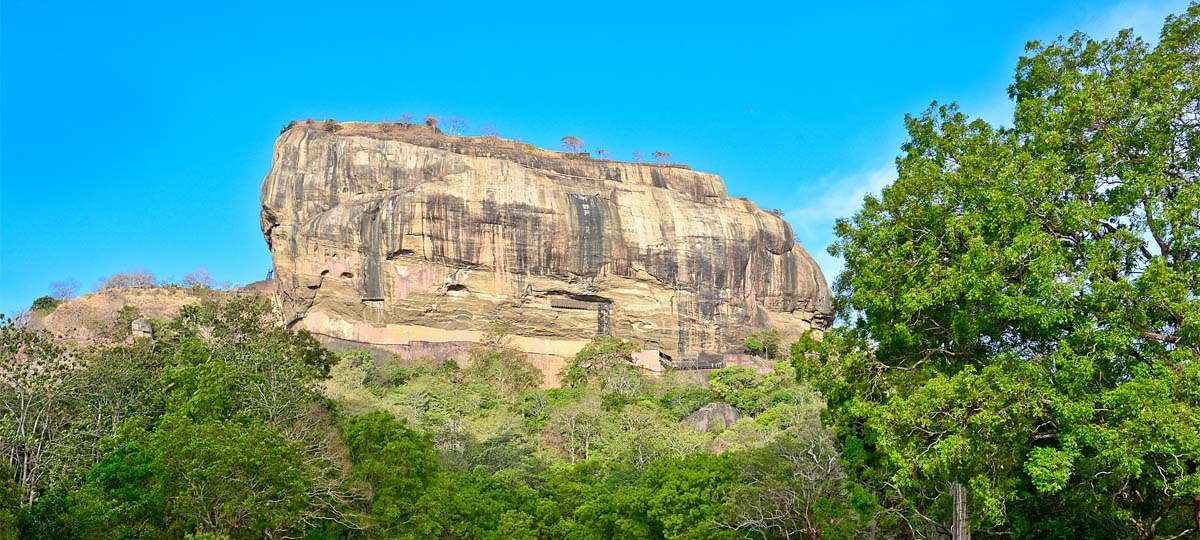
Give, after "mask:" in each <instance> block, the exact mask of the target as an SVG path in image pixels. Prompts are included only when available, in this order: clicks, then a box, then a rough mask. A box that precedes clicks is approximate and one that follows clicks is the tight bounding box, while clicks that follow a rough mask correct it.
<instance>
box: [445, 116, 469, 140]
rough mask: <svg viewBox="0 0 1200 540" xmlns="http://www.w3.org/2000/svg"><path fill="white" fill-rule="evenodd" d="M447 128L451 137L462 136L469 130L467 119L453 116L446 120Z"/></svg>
mask: <svg viewBox="0 0 1200 540" xmlns="http://www.w3.org/2000/svg"><path fill="white" fill-rule="evenodd" d="M446 128H447V129H446V131H447V132H448V133H449V134H450V135H455V136H458V135H462V134H463V132H464V131H466V129H467V119H466V118H459V117H457V116H451V117H450V118H448V119H446Z"/></svg>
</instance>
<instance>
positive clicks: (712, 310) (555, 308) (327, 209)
mask: <svg viewBox="0 0 1200 540" xmlns="http://www.w3.org/2000/svg"><path fill="white" fill-rule="evenodd" d="M262 230H263V234H264V236H265V238H266V241H267V245H268V246H269V247H270V249H271V253H272V258H273V261H274V267H275V276H276V283H277V285H278V293H279V294H278V301H279V303H280V308H281V309H282V312H283V313H284V314H285V319H286V321H285V322H288V323H291V324H294V325H296V326H298V327H302V328H305V329H308V330H310V331H312V332H315V333H318V334H322V335H325V336H328V337H330V338H336V339H339V340H348V341H352V342H360V343H368V344H374V345H380V346H384V347H385V348H390V349H392V350H394V351H396V352H400V353H407V354H409V355H419V356H431V357H435V358H436V357H438V356H457V355H461V354H462V352H463V351H464V350H465V348H464V344H467V343H472V342H475V341H477V340H478V339H479V338H480V337H481V336H482V335H483V334H484V333H486V332H488V331H490V330H493V329H496V328H501V327H502V328H503V329H504V331H505V333H507V334H508V335H509V336H511V338H510V340H509V346H511V347H514V348H517V349H521V350H524V351H525V352H527V353H531V357H532V358H534V359H535V360H536V359H542V360H543V364H546V365H543V366H542V367H543V369H545V370H546V371H547V373H550V372H552V371H554V369H555V366H554V365H552V364H555V359H559V360H558V364H561V358H565V357H569V356H570V355H572V354H574V353H575V352H576V351H577V350H578V349H579V348H580V347H582V346H583V344H584V343H586V342H587V341H588V340H589V339H590V338H591V337H592V336H594V335H596V334H597V333H604V334H611V335H615V336H618V337H622V338H627V339H634V340H637V341H639V342H641V343H643V344H644V345H645V346H646V348H648V349H659V350H661V351H664V352H665V353H666V354H668V355H670V356H672V357H673V358H676V359H688V358H698V357H700V356H702V355H711V354H719V353H724V352H730V351H735V350H740V348H741V343H742V340H743V338H745V336H746V335H747V334H748V333H750V332H752V331H754V330H757V329H765V328H776V329H779V330H781V331H783V332H784V333H785V334H789V335H796V334H798V333H800V332H802V331H805V330H808V329H810V328H818V329H822V328H825V327H826V326H827V325H828V324H829V321H830V311H831V310H830V292H829V288H828V285H827V284H826V282H825V278H824V277H823V276H822V274H821V270H820V269H819V268H818V267H817V265H816V263H815V262H814V261H813V259H812V258H811V257H810V256H809V255H808V253H806V252H805V251H804V250H803V249H802V248H801V247H800V246H799V245H797V243H796V241H795V238H794V237H793V235H792V230H791V228H790V227H789V226H788V224H787V223H786V222H784V221H783V220H782V219H780V218H779V217H778V216H776V215H774V214H772V213H769V212H765V211H763V210H761V209H759V208H758V207H757V206H755V205H754V204H753V203H751V202H750V201H747V200H745V199H740V198H730V197H729V196H728V195H727V193H726V191H725V185H724V182H723V181H722V180H721V178H720V177H718V176H716V175H713V174H707V173H701V172H696V171H692V170H690V169H688V168H687V167H685V166H675V165H663V164H644V163H626V162H617V161H607V160H593V159H590V158H589V157H588V156H586V155H573V154H564V153H559V152H551V151H547V150H542V149H537V148H534V147H532V146H530V145H526V144H521V143H518V142H515V141H510V140H504V139H497V138H485V137H451V136H446V135H442V134H440V133H438V132H437V131H436V130H432V129H429V128H427V127H425V126H408V127H405V126H401V125H398V124H366V123H344V124H340V125H338V126H336V129H334V128H333V127H332V126H326V125H324V124H299V125H297V126H295V127H292V128H291V129H288V130H287V131H285V132H284V133H283V134H282V135H281V136H280V137H279V140H278V141H277V142H276V145H275V155H274V161H273V163H272V168H271V172H270V173H269V174H268V175H267V178H266V180H265V181H264V182H263V187H262Z"/></svg>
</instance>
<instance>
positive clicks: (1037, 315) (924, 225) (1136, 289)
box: [796, 5, 1200, 539]
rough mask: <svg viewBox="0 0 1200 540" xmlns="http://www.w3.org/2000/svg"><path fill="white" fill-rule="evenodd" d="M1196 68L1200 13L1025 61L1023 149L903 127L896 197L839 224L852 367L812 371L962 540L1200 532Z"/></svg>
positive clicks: (955, 114)
mask: <svg viewBox="0 0 1200 540" xmlns="http://www.w3.org/2000/svg"><path fill="white" fill-rule="evenodd" d="M1198 66H1200V6H1197V5H1193V6H1191V7H1190V8H1189V9H1188V12H1187V13H1185V14H1182V15H1180V16H1176V17H1171V18H1169V19H1168V20H1167V22H1166V24H1165V26H1164V28H1163V31H1162V35H1161V38H1160V41H1159V43H1158V45H1157V46H1155V47H1153V48H1151V47H1149V46H1148V45H1146V44H1145V42H1143V41H1142V40H1140V39H1137V38H1134V37H1133V36H1132V34H1131V33H1130V32H1129V31H1124V32H1122V33H1120V34H1119V35H1118V36H1117V37H1116V38H1113V39H1110V40H1105V41H1095V40H1091V39H1089V38H1087V37H1086V36H1083V35H1081V34H1076V35H1075V36H1072V37H1071V38H1070V39H1068V40H1065V41H1058V42H1055V43H1052V44H1049V45H1042V44H1039V43H1036V42H1035V43H1032V44H1030V46H1029V48H1028V53H1027V56H1025V57H1023V58H1022V59H1021V60H1020V61H1019V63H1018V66H1017V78H1016V82H1015V83H1014V84H1013V85H1012V86H1011V87H1010V94H1011V96H1012V97H1013V98H1014V99H1015V100H1016V104H1017V107H1016V115H1015V119H1014V120H1015V121H1014V126H1013V127H1012V128H1008V129H995V128H993V127H992V126H990V125H988V124H987V123H985V122H983V121H981V120H974V121H970V120H969V119H968V118H967V117H966V116H965V115H963V114H962V113H960V112H959V111H958V110H957V108H955V107H953V106H937V105H936V104H935V106H934V107H932V108H931V109H930V110H928V111H927V112H926V113H925V114H923V115H922V116H920V117H909V118H907V119H906V124H907V127H908V132H909V137H910V140H909V141H908V142H907V143H905V145H904V147H903V155H902V156H901V157H900V158H898V160H897V170H898V178H897V180H896V182H895V184H894V185H892V186H891V187H889V188H886V189H885V190H884V192H883V195H882V198H874V197H868V198H867V199H866V200H865V201H864V205H863V208H862V210H861V211H860V212H858V213H857V214H856V215H855V216H854V218H853V219H851V220H843V221H840V222H839V223H838V225H837V235H838V240H837V242H836V244H835V245H834V246H833V247H832V248H831V252H832V253H833V254H835V255H838V256H842V257H844V258H845V261H846V269H845V271H844V273H843V274H842V275H841V276H840V277H839V278H838V280H837V284H836V287H835V288H836V292H837V293H838V296H839V300H838V304H839V309H840V314H841V316H842V317H843V318H845V319H847V320H850V321H851V322H852V325H853V326H852V329H851V330H849V331H848V333H847V336H846V338H845V340H844V341H842V343H843V344H846V345H847V347H848V348H847V349H844V350H843V351H841V352H839V354H838V356H839V358H838V359H836V360H832V362H833V363H832V364H831V365H830V364H827V365H825V366H823V367H817V368H815V369H814V368H811V366H809V367H808V368H806V369H804V370H802V371H805V372H807V374H809V375H815V376H818V377H820V378H821V380H822V382H821V383H820V384H821V385H823V386H824V388H822V390H823V391H826V395H827V396H830V398H831V404H833V405H834V406H835V409H837V410H838V412H836V413H835V416H837V417H839V418H840V419H841V426H842V435H843V437H844V441H846V443H847V444H849V443H850V442H851V441H859V442H863V443H865V446H864V447H863V449H864V451H865V452H867V453H868V454H871V453H872V452H875V453H876V454H874V455H875V456H876V457H875V458H877V459H878V460H879V461H878V462H877V463H876V465H877V467H874V468H873V470H875V471H876V472H881V471H884V470H886V471H888V473H885V474H883V475H882V476H886V477H888V478H887V480H888V481H887V482H884V483H887V484H890V485H891V486H893V488H891V489H893V490H896V489H899V490H904V489H910V490H918V489H919V490H920V492H919V493H918V492H917V491H908V492H907V493H906V497H905V498H906V499H907V500H908V501H910V503H911V504H912V507H911V508H912V509H913V510H914V511H916V512H918V513H920V514H921V515H926V516H930V515H932V516H933V517H934V518H936V521H939V522H941V523H943V524H944V525H945V526H946V528H947V529H948V530H949V532H950V533H951V534H952V535H953V536H954V537H956V538H965V537H966V536H967V535H968V534H969V529H968V525H970V526H974V527H986V528H1003V527H1006V526H1008V525H1009V524H1010V523H1015V522H1022V521H1023V518H1022V517H1021V516H1014V515H1011V512H1010V510H1009V509H1010V508H1014V507H1016V508H1029V507H1031V506H1040V507H1042V508H1059V509H1062V512H1063V513H1062V514H1061V515H1057V516H1047V515H1044V514H1043V515H1042V516H1041V518H1042V520H1043V521H1044V520H1047V519H1051V518H1053V519H1055V520H1057V521H1059V522H1061V523H1066V524H1070V523H1075V524H1086V523H1087V522H1088V521H1089V520H1096V519H1112V520H1116V521H1118V522H1120V523H1123V524H1124V526H1126V527H1128V529H1129V532H1130V534H1131V535H1133V536H1136V537H1138V538H1146V539H1149V538H1155V537H1159V536H1174V535H1179V534H1185V533H1186V532H1188V531H1189V530H1190V529H1200V519H1195V518H1192V520H1191V522H1190V523H1189V522H1188V520H1187V519H1184V518H1187V517H1188V513H1189V511H1190V509H1191V507H1192V505H1193V504H1195V503H1196V501H1197V500H1200V499H1197V497H1198V496H1200V477H1198V476H1197V472H1196V463H1197V458H1198V457H1200V435H1198V430H1196V429H1195V426H1196V419H1197V418H1200V412H1198V404H1200V399H1198V396H1200V362H1197V360H1198V359H1200V221H1198V220H1197V219H1196V216H1197V213H1198V212H1200V149H1198V147H1197V145H1196V142H1197V140H1198V138H1200V124H1198V123H1197V122H1196V120H1195V118H1196V107H1197V102H1196V96H1197V93H1198V91H1200V90H1198V89H1200V86H1198V85H1197V82H1200V69H1197V68H1198ZM796 360H797V362H798V363H799V364H802V365H804V364H806V360H805V359H804V358H796ZM1151 433H1153V435H1150V434H1151ZM856 444H857V443H856ZM873 459H874V458H873ZM882 476H881V477H882ZM950 499H953V500H950ZM923 500H929V501H932V502H931V503H929V504H926V503H922V502H920V501H923ZM968 501H969V502H970V504H968ZM1038 501H1040V502H1038ZM969 508H970V509H971V511H970V512H968V509H969ZM1196 518H1200V516H1196Z"/></svg>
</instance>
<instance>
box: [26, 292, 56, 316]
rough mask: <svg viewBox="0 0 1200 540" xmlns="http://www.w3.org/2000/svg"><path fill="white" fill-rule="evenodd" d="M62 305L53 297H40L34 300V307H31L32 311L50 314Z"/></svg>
mask: <svg viewBox="0 0 1200 540" xmlns="http://www.w3.org/2000/svg"><path fill="white" fill-rule="evenodd" d="M60 303H62V302H61V301H59V300H57V299H55V298H54V297H52V296H39V297H38V298H36V299H34V301H33V305H32V306H30V309H31V310H32V311H39V312H42V313H50V312H51V311H54V309H55V308H57V307H58V305H59V304H60Z"/></svg>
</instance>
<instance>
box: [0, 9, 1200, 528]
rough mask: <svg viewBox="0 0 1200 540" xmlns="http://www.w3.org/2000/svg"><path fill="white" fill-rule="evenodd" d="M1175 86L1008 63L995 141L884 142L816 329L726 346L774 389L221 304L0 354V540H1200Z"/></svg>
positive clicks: (719, 374) (1176, 78)
mask: <svg viewBox="0 0 1200 540" xmlns="http://www.w3.org/2000/svg"><path fill="white" fill-rule="evenodd" d="M1198 78H1200V6H1196V5H1193V6H1192V7H1191V8H1190V9H1189V11H1188V12H1187V13H1186V14H1182V15H1180V16H1178V17H1174V18H1171V19H1169V20H1168V21H1167V22H1166V25H1165V26H1164V29H1163V32H1162V34H1161V38H1160V40H1159V42H1158V44H1157V45H1156V46H1154V47H1150V46H1148V45H1146V44H1145V43H1143V42H1142V41H1141V40H1139V39H1136V38H1134V37H1133V36H1131V35H1130V34H1129V33H1127V32H1126V33H1122V34H1120V35H1119V36H1117V37H1116V38H1115V39H1111V40H1107V41H1103V42H1098V41H1093V40H1089V39H1087V38H1086V37H1084V36H1078V35H1077V36H1074V37H1072V38H1070V39H1069V40H1065V41H1059V42H1056V43H1052V44H1049V45H1042V44H1038V43H1034V44H1031V45H1030V48H1029V51H1028V55H1027V56H1026V57H1024V58H1022V59H1021V61H1020V63H1019V65H1018V68H1017V76H1016V81H1015V82H1014V84H1013V85H1012V86H1011V88H1010V93H1011V95H1012V97H1013V98H1014V99H1015V101H1016V106H1017V108H1016V115H1015V119H1014V125H1013V126H1012V127H1010V128H997V127H994V126H991V125H988V124H987V123H985V122H983V121H980V120H974V121H971V120H969V119H968V118H967V117H966V116H965V115H964V114H962V113H961V112H959V111H958V110H957V109H956V108H955V107H953V106H937V105H936V104H935V106H934V107H932V108H930V109H929V110H928V111H926V112H925V113H924V114H923V115H921V116H918V117H911V118H908V119H907V125H908V128H909V133H910V140H909V142H908V143H906V144H905V146H904V148H903V155H901V156H900V158H898V160H897V166H898V173H899V177H898V179H897V181H896V182H895V184H894V185H893V186H891V187H889V188H887V189H886V190H884V192H883V193H882V196H881V197H879V198H875V197H869V198H868V199H867V200H866V201H865V202H864V206H863V208H862V210H861V211H860V212H858V213H857V214H856V215H855V216H853V217H852V218H851V219H847V220H844V221H842V222H840V223H839V225H838V230H837V234H838V241H837V243H836V244H835V245H834V246H833V248H832V250H833V251H834V253H835V254H837V255H840V256H842V257H844V258H845V261H846V270H845V272H844V273H843V274H842V275H841V276H839V278H838V280H837V283H836V287H835V289H836V293H837V305H838V309H839V317H840V320H841V321H842V323H843V324H841V325H840V326H838V327H837V328H835V329H834V330H833V331H830V332H828V333H826V334H825V335H824V336H823V338H822V339H819V340H818V339H815V337H816V336H803V337H802V338H801V339H800V340H799V341H798V342H796V343H793V344H791V346H790V349H789V348H786V347H783V346H782V345H783V344H782V343H781V342H780V340H781V336H780V335H778V334H775V333H769V332H767V333H759V334H755V335H752V336H750V337H749V338H748V339H747V340H746V343H745V345H746V349H747V350H748V351H750V352H753V353H754V354H757V355H760V356H762V357H764V358H765V359H772V358H777V357H781V356H782V357H786V358H784V359H783V361H781V362H778V363H777V364H776V367H775V369H774V371H773V372H772V373H770V374H769V375H762V374H759V373H758V372H756V371H755V370H753V369H748V368H740V367H734V368H726V369H722V370H717V371H715V372H712V373H711V374H710V375H709V378H708V381H707V382H708V385H707V387H701V386H698V385H696V384H692V383H688V382H685V381H684V380H682V379H683V374H667V375H666V376H664V377H653V378H652V377H648V376H647V375H646V374H645V373H643V372H641V371H639V370H638V369H637V368H635V367H633V366H631V365H630V364H629V362H628V359H629V355H630V353H631V352H632V351H633V350H635V349H636V348H637V345H636V344H633V343H629V342H625V341H622V340H619V339H614V338H608V337H598V338H596V339H595V340H594V341H593V342H592V343H591V344H590V345H589V346H588V347H586V348H584V349H583V350H582V351H581V352H580V353H579V354H578V355H577V356H576V357H575V359H574V361H573V362H572V363H571V364H570V365H569V366H568V367H567V368H566V369H565V370H564V373H563V375H564V380H565V382H566V384H565V386H564V387H563V388H557V389H549V390H545V389H540V388H539V384H540V383H541V382H542V374H541V373H540V372H538V371H537V370H536V369H534V368H533V367H532V366H531V365H529V364H528V363H527V362H526V361H525V360H524V358H523V357H522V356H521V355H520V354H517V353H514V352H512V351H511V350H509V349H507V348H506V347H505V336H504V329H503V327H502V326H498V327H497V329H496V331H495V332H494V333H493V334H492V335H489V336H487V338H486V339H484V340H482V341H481V343H480V344H479V345H478V346H477V347H476V348H475V349H474V350H473V351H472V353H471V358H470V362H469V363H468V364H467V367H465V368H462V367H460V366H458V365H456V364H454V363H453V362H450V363H434V362H428V361H417V362H402V361H400V360H398V359H396V358H384V357H378V356H374V355H372V354H371V353H368V352H365V351H351V352H346V353H341V354H336V355H335V354H333V353H331V352H329V351H327V350H325V349H323V348H321V347H320V346H319V344H318V343H317V342H316V341H315V340H314V339H313V338H312V337H311V336H308V335H307V334H304V333H303V332H300V333H294V332H292V331H290V330H287V329H283V328H280V327H278V326H277V325H275V324H274V320H275V318H274V316H273V315H272V314H271V313H269V310H268V308H267V306H266V305H264V304H262V303H260V302H259V301H257V300H253V299H247V298H244V297H233V298H229V299H226V300H222V301H209V302H205V303H202V304H200V305H197V306H192V307H187V308H184V309H183V310H182V311H181V312H180V313H179V315H178V316H177V317H175V318H174V319H173V320H171V321H156V322H155V329H154V337H153V338H136V339H135V338H133V337H128V333H125V334H122V335H120V336H116V337H118V338H124V342H123V344H121V345H118V346H110V347H105V348H99V349H88V350H65V349H62V348H60V347H59V346H58V345H56V344H54V343H53V342H51V341H50V340H48V339H47V338H46V337H45V336H43V335H41V334H38V333H36V332H33V331H29V330H27V329H24V328H21V327H20V326H19V325H15V324H4V325H0V452H3V455H4V458H5V459H3V460H0V540H6V539H12V538H26V539H42V538H54V539H63V540H65V539H74V538H80V539H90V538H147V539H153V538H164V539H165V538H172V539H173V538H192V539H220V538H230V539H234V538H311V539H318V538H345V539H354V538H463V539H467V538H472V539H474V538H497V539H499V538H506V539H507V538H528V539H552V538H563V539H588V538H597V539H599V538H660V539H700V538H754V539H776V538H785V539H791V538H796V539H799V538H814V539H815V538H825V539H834V538H860V537H865V538H879V539H882V538H895V539H903V538H946V537H950V538H955V539H956V540H957V539H965V538H969V537H970V535H972V534H973V535H975V536H976V537H981V538H1018V539H1025V538H1029V539H1034V538H1037V539H1041V538H1052V539H1065V538H1090V539H1114V540H1115V539H1133V538H1137V539H1152V538H1166V539H1172V538H1184V537H1196V536H1200V472H1198V468H1200V361H1198V360H1200V150H1198V149H1197V148H1198V147H1197V142H1200V141H1198V139H1200V91H1198V89H1200V85H1198V84H1197V83H1198V82H1200V80H1198ZM49 300H53V299H49ZM40 307H44V308H47V309H49V308H52V306H40ZM117 330H119V329H117ZM117 330H114V331H117ZM789 353H790V354H789ZM721 403H723V404H728V405H731V406H733V407H736V408H737V409H738V410H739V411H740V412H741V414H742V415H744V416H743V417H742V418H740V419H736V420H734V419H733V418H729V417H727V416H724V415H722V414H721V413H722V412H728V411H729V409H728V407H724V408H723V407H722V406H719V405H713V404H721ZM705 424H707V425H705Z"/></svg>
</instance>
